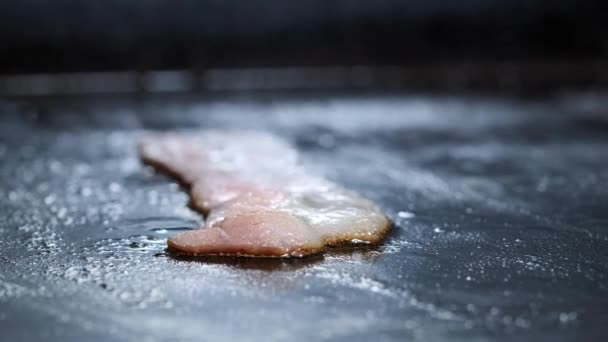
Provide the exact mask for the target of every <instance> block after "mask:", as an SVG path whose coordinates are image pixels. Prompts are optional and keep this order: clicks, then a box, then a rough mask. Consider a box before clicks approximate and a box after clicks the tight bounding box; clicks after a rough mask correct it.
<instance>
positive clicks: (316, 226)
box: [139, 131, 390, 257]
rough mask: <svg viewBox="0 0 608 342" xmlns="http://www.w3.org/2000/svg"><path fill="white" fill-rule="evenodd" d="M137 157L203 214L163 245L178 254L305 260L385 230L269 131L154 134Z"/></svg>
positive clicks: (371, 210) (361, 203)
mask: <svg viewBox="0 0 608 342" xmlns="http://www.w3.org/2000/svg"><path fill="white" fill-rule="evenodd" d="M139 153H140V156H141V158H142V160H143V161H144V162H145V163H147V164H150V165H152V166H153V167H155V168H156V169H158V170H160V171H161V172H164V173H167V174H170V175H172V176H173V177H175V178H177V179H178V180H179V181H180V182H182V183H183V184H184V185H186V186H188V187H189V189H190V198H191V205H192V207H193V208H195V209H197V210H198V211H200V212H202V213H203V214H206V215H207V217H206V223H205V226H204V227H201V229H197V230H193V231H188V232H185V233H182V234H178V235H176V236H174V237H172V238H170V239H169V240H168V245H169V248H170V249H171V250H172V251H174V252H177V253H183V254H190V255H239V256H252V257H290V256H304V255H308V254H313V253H317V252H320V251H322V250H323V249H324V248H325V246H327V245H335V244H341V243H376V242H379V241H380V240H381V238H382V236H383V235H384V234H385V233H386V232H387V231H388V229H389V226H390V224H389V220H388V219H387V218H386V216H385V215H384V214H383V213H382V211H381V210H380V209H379V208H378V207H377V206H376V205H375V204H374V203H372V202H371V201H369V200H367V199H365V198H363V197H361V196H360V195H358V194H356V193H354V192H352V191H349V190H346V189H344V188H342V187H341V186H339V185H337V184H335V183H333V182H330V181H328V180H326V179H323V178H321V177H315V176H312V175H309V174H308V173H307V172H306V171H305V170H304V169H303V168H302V167H301V166H299V165H298V163H297V153H296V151H295V149H293V148H292V147H291V146H290V145H289V144H287V143H286V142H285V141H283V140H281V139H279V138H276V137H274V136H272V135H269V134H263V133H255V132H230V131H226V132H225V131H206V132H203V133H199V134H196V135H193V134H154V135H148V136H146V137H145V138H143V139H142V140H141V142H140V145H139Z"/></svg>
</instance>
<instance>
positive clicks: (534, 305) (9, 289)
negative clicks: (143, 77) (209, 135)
mask: <svg viewBox="0 0 608 342" xmlns="http://www.w3.org/2000/svg"><path fill="white" fill-rule="evenodd" d="M605 104H606V98H605V97H603V96H601V95H596V96H582V95H580V96H579V95H573V96H562V97H556V98H550V99H542V100H521V99H519V100H518V99H512V98H511V99H509V98H496V97H475V96H464V97H463V96H414V95H402V94H391V95H386V94H385V95H380V94H338V93H335V94H323V95H302V96H299V95H280V96H279V95H270V94H265V95H255V96H254V95H251V96H221V95H217V96H208V97H206V98H189V97H162V98H161V97H154V98H144V99H140V100H139V101H134V100H131V99H125V98H115V97H103V98H96V97H90V98H85V99H83V98H78V99H69V98H60V99H53V98H51V99H46V100H44V101H43V100H25V99H21V100H18V101H11V102H6V103H3V104H2V105H1V106H0V111H1V112H2V113H1V114H2V115H3V121H2V123H1V125H0V159H1V160H2V164H1V167H0V265H1V270H0V331H1V335H0V336H1V339H2V340H7V341H8V340H10V341H19V340H61V341H70V340H75V341H76V340H77V341H82V340H87V341H101V340H115V341H133V340H139V341H164V340H185V341H201V340H209V341H211V340H232V341H259V340H264V341H307V340H337V341H369V340H387V341H388V340H393V341H403V340H413V341H485V340H499V341H503V340H504V341H506V340H517V341H539V340H547V341H575V340H576V341H582V340H601V339H602V338H604V337H605V336H606V334H607V333H608V330H607V328H606V327H607V326H608V289H607V285H608V279H607V277H608V230H607V226H608V187H607V185H608V162H607V161H608V117H607V116H606V112H605V110H602V107H603V108H605ZM206 128H245V129H259V130H266V131H270V132H273V133H275V134H278V135H280V136H284V137H285V138H287V139H288V140H290V141H292V142H293V143H294V144H295V145H296V146H297V147H298V149H299V150H300V151H301V152H302V161H303V163H304V164H305V165H306V166H307V167H308V168H309V169H310V170H311V172H316V173H320V174H323V175H326V176H327V177H329V178H331V179H333V180H335V181H337V182H338V183H341V184H343V185H345V186H347V187H350V188H352V189H354V190H357V191H359V192H361V193H363V194H365V195H366V196H368V197H370V198H372V199H374V200H375V201H377V202H378V203H379V204H380V205H381V206H382V208H383V209H384V210H385V211H386V213H387V214H388V215H389V216H390V217H391V218H392V219H393V220H394V228H393V230H392V233H391V234H390V235H389V236H388V237H387V239H386V241H385V243H384V244H382V245H380V246H371V247H348V248H347V247H344V248H335V249H332V250H330V251H329V252H328V253H326V254H324V255H320V256H315V257H310V258H304V259H293V260H257V259H238V258H183V257H181V258H180V257H175V256H172V255H170V254H168V253H167V251H166V250H165V247H166V245H165V240H166V238H167V236H170V235H171V234H175V233H177V232H179V231H183V230H187V229H194V228H196V227H197V226H199V225H200V223H201V217H200V216H199V215H198V214H197V213H195V212H192V211H191V210H190V209H188V208H187V207H186V203H187V196H186V194H185V193H184V192H183V191H182V190H181V189H180V188H179V186H178V185H177V184H175V183H174V182H173V181H172V180H170V179H169V178H167V177H164V176H162V175H158V174H155V173H154V172H152V171H151V170H150V169H147V168H145V167H143V166H142V165H141V164H140V163H139V161H138V159H137V155H136V150H135V144H136V141H137V138H138V137H139V136H140V135H141V134H142V133H143V132H144V130H148V129H154V130H157V129H163V130H192V129H206Z"/></svg>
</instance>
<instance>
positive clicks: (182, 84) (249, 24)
mask: <svg viewBox="0 0 608 342" xmlns="http://www.w3.org/2000/svg"><path fill="white" fill-rule="evenodd" d="M602 7H603V6H601V2H600V1H597V2H592V1H574V0H559V1H547V0H527V1H525V0H513V1H500V0H488V1H479V0H448V1H439V0H427V1H397V0H380V1H329V2H328V1H321V0H311V1H303V2H297V3H293V2H286V1H279V0H268V1H248V2H245V3H243V2H242V1H232V0H229V1H214V0H205V1H191V0H185V1H179V2H175V1H169V0H155V1H114V0H110V1H97V0H93V1H77V0H58V1H53V2H49V1H41V0H24V1H4V2H2V4H0V42H1V43H2V53H1V54H0V94H3V95H48V94H60V93H124V92H127V93H129V92H191V91H194V92H202V91H214V90H259V89H327V88H334V89H380V88H384V89H386V88H390V89H416V90H419V89H421V90H448V91H461V90H482V91H488V90H508V91H520V90H523V91H540V90H542V91H546V90H547V89H548V88H551V89H555V88H563V87H579V88H580V87H599V86H604V85H605V84H606V81H607V79H608V75H607V74H608V72H606V68H605V65H606V62H605V57H606V53H607V49H608V43H607V40H606V37H608V25H606V24H605V11H603V10H602Z"/></svg>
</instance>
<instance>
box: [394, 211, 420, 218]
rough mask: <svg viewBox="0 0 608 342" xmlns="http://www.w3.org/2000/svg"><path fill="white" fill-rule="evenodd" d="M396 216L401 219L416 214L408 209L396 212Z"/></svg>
mask: <svg viewBox="0 0 608 342" xmlns="http://www.w3.org/2000/svg"><path fill="white" fill-rule="evenodd" d="M397 216H398V217H399V218H402V219H410V218H413V217H415V216H416V215H415V214H414V213H412V212H409V211H400V212H398V213H397Z"/></svg>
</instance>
